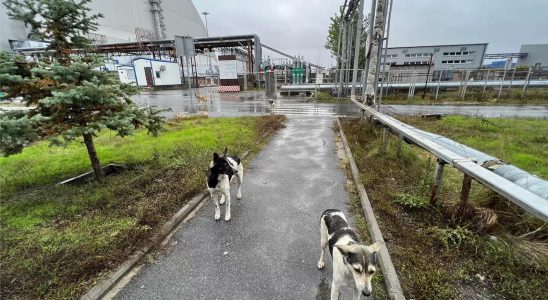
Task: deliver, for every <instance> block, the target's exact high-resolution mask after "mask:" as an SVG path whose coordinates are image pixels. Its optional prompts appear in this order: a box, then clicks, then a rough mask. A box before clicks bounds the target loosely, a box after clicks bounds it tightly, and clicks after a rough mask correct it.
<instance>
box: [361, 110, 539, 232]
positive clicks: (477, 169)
mask: <svg viewBox="0 0 548 300" xmlns="http://www.w3.org/2000/svg"><path fill="white" fill-rule="evenodd" d="M351 101H352V102H354V103H355V104H356V105H357V106H358V107H360V108H361V109H363V110H364V112H365V113H366V114H368V115H369V116H373V117H374V118H376V119H377V121H378V122H380V123H382V124H383V125H384V126H386V127H388V128H390V130H391V131H392V132H393V133H395V134H396V135H398V136H400V137H401V138H405V139H406V140H409V141H411V142H412V143H414V144H416V145H418V146H419V147H421V148H423V149H425V150H426V151H428V152H430V153H432V154H434V155H435V156H437V157H438V158H439V159H441V160H442V161H443V162H445V163H447V164H450V165H452V166H453V167H455V168H457V169H458V170H460V171H461V172H463V173H464V174H466V175H468V176H470V177H472V178H473V179H475V180H477V181H478V182H480V183H482V184H483V185H485V186H487V187H489V188H490V189H492V190H493V191H495V192H497V193H498V194H500V195H502V196H503V197H505V198H507V199H508V200H510V201H512V202H514V203H515V204H517V205H518V206H520V207H521V208H523V209H525V210H526V211H528V212H530V213H531V214H533V215H535V216H537V217H538V218H540V219H542V220H543V221H545V222H548V200H547V199H544V198H542V197H540V196H539V195H537V194H534V193H532V192H530V191H528V190H526V189H524V188H523V187H521V186H519V185H517V184H515V183H513V182H511V181H509V180H507V179H505V178H503V177H501V176H499V175H497V174H495V173H493V172H491V171H490V170H488V169H486V168H484V167H481V166H479V165H478V164H477V163H476V162H475V161H474V160H472V159H470V158H466V157H463V156H461V155H459V154H457V153H455V152H453V151H450V150H448V149H446V148H444V147H443V146H441V145H439V144H437V143H435V142H433V141H431V140H429V139H428V138H426V137H424V136H422V135H420V134H419V133H418V132H415V131H413V130H410V129H409V127H410V126H409V125H407V124H405V123H403V122H400V121H398V120H396V119H394V118H391V117H389V116H386V115H384V114H382V113H379V112H377V111H375V110H373V109H372V108H371V107H369V106H366V105H364V104H362V103H359V102H358V101H356V100H351Z"/></svg>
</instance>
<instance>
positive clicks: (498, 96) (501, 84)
mask: <svg viewBox="0 0 548 300" xmlns="http://www.w3.org/2000/svg"><path fill="white" fill-rule="evenodd" d="M506 72H507V70H506V68H504V75H502V80H501V81H500V87H499V93H498V95H497V100H500V93H501V92H502V86H503V85H504V79H506Z"/></svg>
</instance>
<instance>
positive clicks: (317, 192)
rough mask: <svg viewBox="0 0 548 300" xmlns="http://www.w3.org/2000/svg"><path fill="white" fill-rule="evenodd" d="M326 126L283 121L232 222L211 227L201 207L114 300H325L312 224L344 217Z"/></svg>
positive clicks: (327, 277)
mask: <svg viewBox="0 0 548 300" xmlns="http://www.w3.org/2000/svg"><path fill="white" fill-rule="evenodd" d="M333 121H334V120H333V118H309V117H308V118H290V119H289V121H288V124H287V128H285V129H283V130H281V131H280V132H279V133H278V134H277V135H276V136H275V137H274V138H273V139H272V140H271V142H270V143H269V145H268V146H267V147H266V148H265V150H264V151H262V152H261V153H260V154H259V155H258V156H257V157H256V158H255V159H254V160H253V161H252V162H251V164H250V165H248V166H244V167H245V168H246V169H247V173H246V176H245V177H244V185H243V191H242V193H243V198H242V200H237V199H235V197H234V198H233V204H232V220H231V221H230V222H225V221H222V220H220V221H215V220H214V219H213V214H214V213H213V203H212V202H211V201H208V203H207V205H206V207H204V208H203V209H202V210H201V211H200V212H199V213H198V214H197V215H196V217H195V218H194V219H192V220H190V221H189V222H188V223H187V224H185V225H184V226H183V227H182V228H181V229H180V230H179V231H178V232H177V233H175V234H174V236H173V239H174V242H173V243H172V244H173V248H172V249H171V250H170V251H169V252H168V253H164V254H161V255H160V256H159V257H158V258H157V259H156V260H155V261H154V262H152V263H150V264H148V265H147V266H145V267H144V268H143V269H142V271H141V273H140V274H139V275H138V276H137V277H135V278H134V279H133V280H132V281H131V282H130V283H129V284H128V285H127V286H126V287H125V288H124V289H123V290H122V291H120V293H119V294H118V295H117V298H118V299H328V298H329V286H330V282H331V272H332V271H331V265H330V263H331V259H330V257H329V256H328V257H329V258H328V263H327V267H326V269H324V270H322V271H320V270H318V269H317V267H316V264H317V260H318V257H319V243H320V241H319V217H320V215H321V213H322V212H323V211H324V210H325V209H327V208H337V209H341V210H343V211H346V203H347V201H348V199H349V197H348V194H347V192H346V190H345V185H346V182H347V178H346V176H345V175H344V174H343V173H342V171H341V170H340V169H339V168H338V163H339V161H338V158H337V156H336V145H335V142H334V132H333V130H332V126H333ZM232 195H233V196H235V191H234V190H233V193H232ZM222 209H224V207H223V208H222ZM223 213H224V210H223ZM343 292H346V293H345V294H344V295H343V296H344V297H342V298H344V299H347V298H348V299H350V298H351V296H352V292H351V291H350V290H348V291H343Z"/></svg>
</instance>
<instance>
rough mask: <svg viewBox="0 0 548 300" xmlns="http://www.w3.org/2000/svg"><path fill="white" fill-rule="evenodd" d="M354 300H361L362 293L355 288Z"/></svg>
mask: <svg viewBox="0 0 548 300" xmlns="http://www.w3.org/2000/svg"><path fill="white" fill-rule="evenodd" d="M353 290H354V300H360V297H361V294H362V293H361V291H360V290H358V289H357V288H356V287H354V289H353Z"/></svg>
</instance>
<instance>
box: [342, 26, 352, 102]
mask: <svg viewBox="0 0 548 300" xmlns="http://www.w3.org/2000/svg"><path fill="white" fill-rule="evenodd" d="M352 21H353V20H352V19H350V20H349V21H348V32H347V37H348V43H347V44H346V65H345V75H344V90H343V95H345V96H346V95H347V93H348V82H349V81H350V68H351V64H352V41H353V38H354V35H353V34H352V33H353V32H354V31H353V30H352V27H353V26H352Z"/></svg>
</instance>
